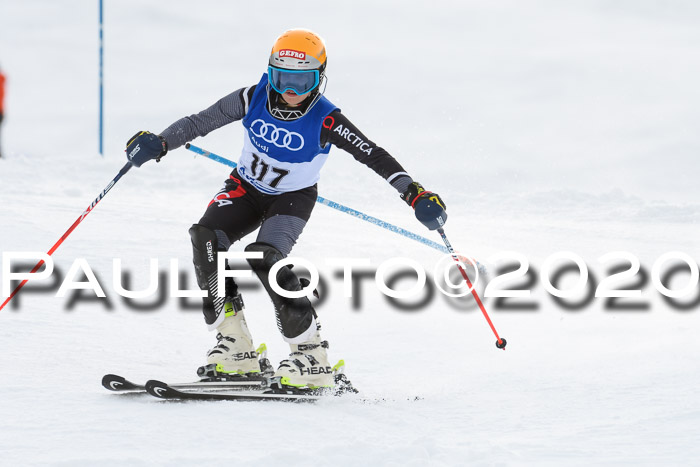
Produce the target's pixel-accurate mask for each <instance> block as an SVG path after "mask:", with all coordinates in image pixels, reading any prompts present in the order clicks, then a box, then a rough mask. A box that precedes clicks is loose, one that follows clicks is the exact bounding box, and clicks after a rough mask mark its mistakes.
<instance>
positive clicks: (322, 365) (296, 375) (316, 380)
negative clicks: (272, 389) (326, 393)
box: [275, 332, 334, 389]
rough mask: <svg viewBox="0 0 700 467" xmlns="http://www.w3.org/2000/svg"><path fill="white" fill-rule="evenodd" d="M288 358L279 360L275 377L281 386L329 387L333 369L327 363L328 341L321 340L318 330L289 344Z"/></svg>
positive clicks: (332, 381)
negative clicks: (290, 350)
mask: <svg viewBox="0 0 700 467" xmlns="http://www.w3.org/2000/svg"><path fill="white" fill-rule="evenodd" d="M290 347H291V349H292V352H291V353H290V354H289V358H287V359H285V360H282V361H281V362H280V365H279V367H278V368H277V371H276V372H275V379H277V378H279V383H280V384H281V385H283V386H291V387H294V388H299V389H301V388H308V389H319V388H330V387H333V383H334V377H333V374H334V370H333V367H331V364H330V363H328V355H327V352H326V349H328V341H321V336H320V334H319V333H318V332H316V333H315V334H314V336H313V337H312V338H311V339H309V340H308V341H306V342H302V343H301V344H290Z"/></svg>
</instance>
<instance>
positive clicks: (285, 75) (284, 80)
mask: <svg viewBox="0 0 700 467" xmlns="http://www.w3.org/2000/svg"><path fill="white" fill-rule="evenodd" d="M267 71H268V74H267V76H268V81H269V82H270V86H272V89H274V90H275V91H277V92H278V93H280V94H284V93H285V92H286V91H293V92H295V93H296V94H297V95H299V96H303V95H304V94H308V93H310V92H311V91H313V90H314V89H315V88H316V86H318V83H319V80H320V77H319V73H318V70H283V69H281V68H275V67H272V66H269V67H267Z"/></svg>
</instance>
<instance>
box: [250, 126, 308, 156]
mask: <svg viewBox="0 0 700 467" xmlns="http://www.w3.org/2000/svg"><path fill="white" fill-rule="evenodd" d="M250 132H251V133H252V134H253V135H254V136H257V137H258V138H262V139H263V141H267V142H268V143H272V144H274V145H275V146H277V147H278V148H286V149H289V150H290V151H298V150H299V149H301V148H303V147H304V137H303V136H301V135H300V134H299V133H297V132H295V131H289V130H287V129H285V128H277V127H276V126H275V125H274V124H272V123H267V122H266V121H264V120H261V119H257V120H254V121H253V123H251V124H250Z"/></svg>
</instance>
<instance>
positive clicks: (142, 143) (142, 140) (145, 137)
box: [126, 131, 168, 167]
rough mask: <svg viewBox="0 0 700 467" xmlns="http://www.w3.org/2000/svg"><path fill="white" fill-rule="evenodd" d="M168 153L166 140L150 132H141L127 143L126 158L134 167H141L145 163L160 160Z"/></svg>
mask: <svg viewBox="0 0 700 467" xmlns="http://www.w3.org/2000/svg"><path fill="white" fill-rule="evenodd" d="M167 153H168V145H167V143H166V142H165V138H163V137H162V136H159V135H154V134H153V133H151V132H150V131H139V132H138V133H136V134H135V135H134V136H132V137H131V139H129V142H128V143H126V157H127V159H129V162H131V163H132V165H133V166H134V167H141V165H142V164H143V163H144V162H148V161H150V160H151V159H155V160H156V162H160V158H161V157H163V156H164V155H166V154H167Z"/></svg>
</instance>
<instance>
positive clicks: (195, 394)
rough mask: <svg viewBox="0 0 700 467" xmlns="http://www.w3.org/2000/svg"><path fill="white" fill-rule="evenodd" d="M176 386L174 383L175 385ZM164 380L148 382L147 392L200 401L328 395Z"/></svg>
mask: <svg viewBox="0 0 700 467" xmlns="http://www.w3.org/2000/svg"><path fill="white" fill-rule="evenodd" d="M173 386H174V385H173ZM173 386H170V385H168V384H167V383H164V382H162V381H156V380H150V381H148V382H146V392H148V393H149V394H150V395H152V396H154V397H157V398H159V399H168V400H198V401H282V402H316V401H317V400H319V399H321V398H324V397H327V396H323V395H319V394H298V393H275V392H268V391H269V390H267V391H232V392H220V391H216V392H210V391H197V390H193V391H187V390H184V389H183V390H180V389H182V388H179V389H176V388H175V387H173Z"/></svg>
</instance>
